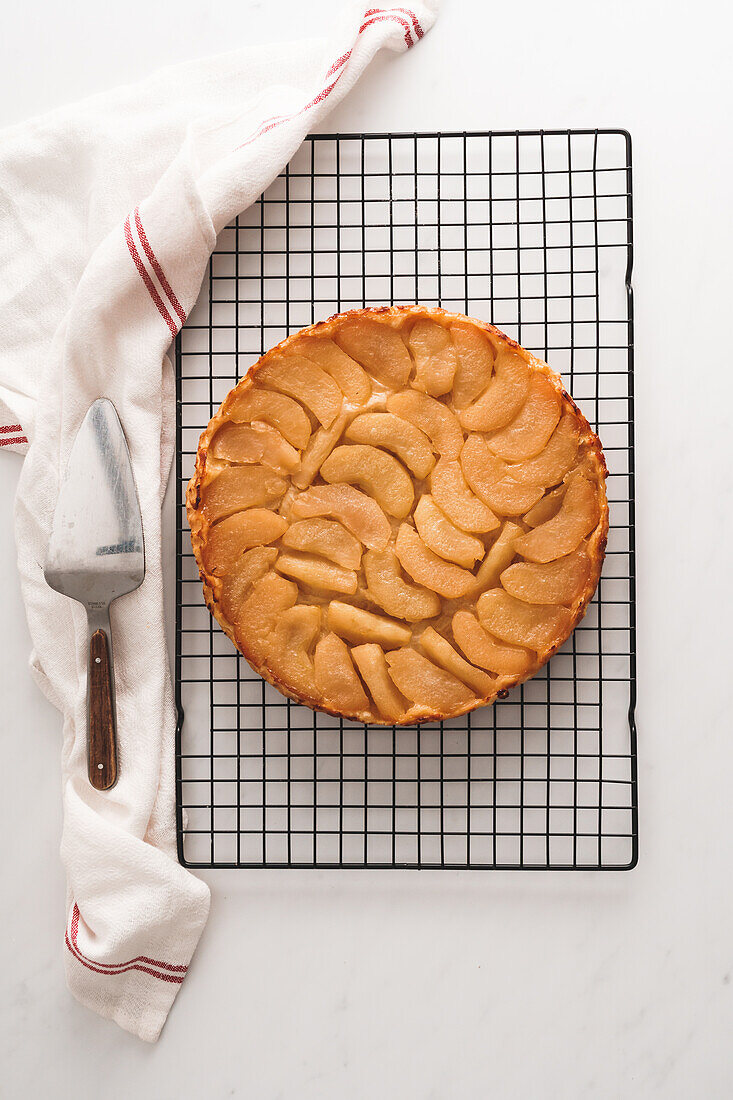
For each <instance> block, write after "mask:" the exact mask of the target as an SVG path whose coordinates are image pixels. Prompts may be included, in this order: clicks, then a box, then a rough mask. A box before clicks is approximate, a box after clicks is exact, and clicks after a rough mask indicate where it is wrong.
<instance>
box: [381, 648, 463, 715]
mask: <svg viewBox="0 0 733 1100" xmlns="http://www.w3.org/2000/svg"><path fill="white" fill-rule="evenodd" d="M386 661H387V665H388V667H389V674H390V676H391V677H392V679H393V680H394V682H395V684H396V685H397V688H398V689H399V690H400V691H401V692H402V694H403V695H404V696H406V697H407V698H408V699H409V700H410V701H411V702H413V703H416V704H417V705H418V706H420V707H424V708H425V709H426V710H427V711H428V712H429V713H430V714H434V713H436V712H440V713H441V714H450V713H451V712H453V711H456V710H459V709H460V708H462V707H468V706H470V704H471V703H475V701H476V696H475V695H474V693H473V692H472V691H471V689H470V688H467V687H466V685H465V684H464V683H463V682H462V681H461V680H459V679H458V678H457V677H456V676H452V675H451V673H450V672H446V671H445V669H444V668H439V667H438V665H434V664H433V662H432V661H429V660H428V659H427V657H423V656H422V654H421V653H418V652H417V651H416V650H414V649H397V650H395V651H394V652H392V653H387V654H386Z"/></svg>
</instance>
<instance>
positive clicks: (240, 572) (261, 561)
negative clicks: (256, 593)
mask: <svg viewBox="0 0 733 1100" xmlns="http://www.w3.org/2000/svg"><path fill="white" fill-rule="evenodd" d="M276 557H277V550H276V549H275V547H274V546H254V547H253V548H252V549H251V550H247V551H246V552H245V553H244V554H242V556H241V558H239V559H238V561H237V562H236V563H235V564H234V565H233V567H232V570H231V572H230V573H227V575H226V576H225V577H224V579H223V582H222V587H221V595H220V597H219V603H220V604H221V609H222V611H223V612H224V614H225V615H226V617H227V619H229V621H230V622H235V621H236V618H237V613H238V612H239V609H240V607H241V606H242V602H243V600H244V598H245V596H246V595H247V592H248V591H249V589H250V588H251V587H252V585H253V584H254V583H255V581H258V580H259V579H260V577H264V575H265V573H267V572H268V571H269V569H270V566H271V565H272V563H273V562H274V560H275V558H276Z"/></svg>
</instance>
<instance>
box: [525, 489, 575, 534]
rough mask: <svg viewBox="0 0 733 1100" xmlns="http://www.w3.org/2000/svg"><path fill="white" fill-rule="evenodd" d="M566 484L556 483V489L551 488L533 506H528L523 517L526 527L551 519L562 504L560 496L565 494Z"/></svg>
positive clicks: (536, 525)
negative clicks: (528, 508)
mask: <svg viewBox="0 0 733 1100" xmlns="http://www.w3.org/2000/svg"><path fill="white" fill-rule="evenodd" d="M566 488H567V486H566V485H564V484H563V485H558V487H557V488H556V489H553V490H552V492H551V493H545V495H544V496H543V497H542V499H541V500H539V501H538V502H537V504H535V506H534V508H530V510H529V511H528V512H527V514H526V516H525V517H524V522H525V523H526V524H527V526H528V527H539V525H540V524H541V523H546V522H547V520H548V519H552V517H553V516H556V515H557V513H558V512H559V511H560V505H561V504H562V498H563V497H564V496H565V490H566Z"/></svg>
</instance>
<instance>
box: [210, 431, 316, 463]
mask: <svg viewBox="0 0 733 1100" xmlns="http://www.w3.org/2000/svg"><path fill="white" fill-rule="evenodd" d="M209 454H210V455H211V456H212V457H213V458H220V459H222V461H224V462H232V463H240V464H242V465H246V464H247V463H249V462H262V463H263V464H264V465H265V466H269V467H270V469H271V470H272V471H273V472H274V473H276V474H289V473H290V471H291V470H294V469H295V467H296V466H297V465H298V462H299V460H300V455H299V454H298V452H297V451H296V449H295V447H291V445H290V444H289V443H288V442H287V441H286V440H285V439H283V437H282V436H281V435H280V432H278V431H277V430H276V429H275V428H271V427H270V425H269V424H255V425H254V426H253V425H251V424H235V423H234V422H233V421H229V422H228V423H227V424H224V425H222V427H221V428H219V430H218V432H217V433H216V435H215V436H214V438H213V439H212V441H211V443H210V444H209Z"/></svg>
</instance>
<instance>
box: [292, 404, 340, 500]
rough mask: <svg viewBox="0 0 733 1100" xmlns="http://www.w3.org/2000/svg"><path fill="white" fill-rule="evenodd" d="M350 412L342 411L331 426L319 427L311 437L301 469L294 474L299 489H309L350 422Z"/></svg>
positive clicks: (294, 483) (294, 481)
mask: <svg viewBox="0 0 733 1100" xmlns="http://www.w3.org/2000/svg"><path fill="white" fill-rule="evenodd" d="M348 421H349V414H348V413H346V412H342V413H340V414H339V415H338V416H337V417H336V419H335V420H334V422H333V424H332V425H331V427H330V428H319V429H318V430H317V431H316V432H314V433H313V435H312V436H311V438H310V443H309V444H308V446H307V447H306V449H305V450H304V451H303V460H302V462H301V464H300V469H299V470H296V472H295V473H294V474H293V485H295V486H296V487H297V488H298V489H307V488H308V486H309V485H310V484H311V482H312V481H313V478H314V477H315V476H316V474H317V473H318V471H319V470H320V468H321V466H322V465H323V463H324V462H325V461H326V459H327V458H328V456H329V455H330V453H331V451H332V450H333V449H334V447H335V446H336V444H337V443H338V441H339V439H340V438H341V433H342V432H343V430H344V428H345V427H346V425H347V424H348Z"/></svg>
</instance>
